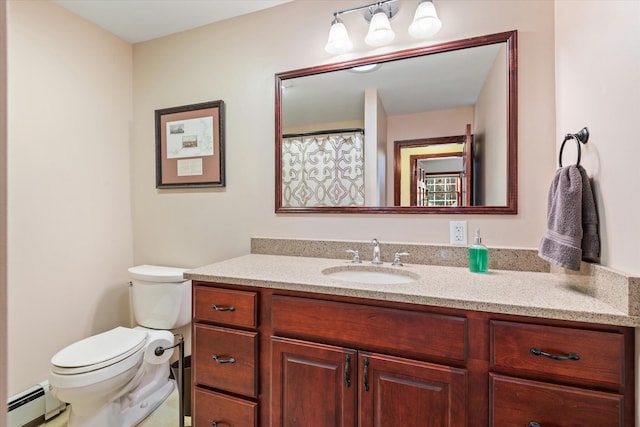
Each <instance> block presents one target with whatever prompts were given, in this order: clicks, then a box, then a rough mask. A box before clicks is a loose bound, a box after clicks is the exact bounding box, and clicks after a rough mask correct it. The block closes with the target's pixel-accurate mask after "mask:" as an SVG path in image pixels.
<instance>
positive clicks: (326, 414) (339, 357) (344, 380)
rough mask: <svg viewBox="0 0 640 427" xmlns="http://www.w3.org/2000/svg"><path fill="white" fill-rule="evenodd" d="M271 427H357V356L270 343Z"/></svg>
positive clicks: (333, 349) (326, 348) (282, 341)
mask: <svg viewBox="0 0 640 427" xmlns="http://www.w3.org/2000/svg"><path fill="white" fill-rule="evenodd" d="M271 357H272V359H271V393H272V394H271V426H272V427H278V426H286V427H327V426H335V427H354V426H355V410H356V409H355V408H356V391H355V390H356V380H355V375H356V372H355V371H356V369H355V367H356V352H355V351H354V350H349V349H344V348H341V347H335V346H328V345H322V344H316V343H311V342H306V341H298V340H292V339H286V338H272V340H271Z"/></svg>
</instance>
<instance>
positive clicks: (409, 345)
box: [271, 296, 467, 362]
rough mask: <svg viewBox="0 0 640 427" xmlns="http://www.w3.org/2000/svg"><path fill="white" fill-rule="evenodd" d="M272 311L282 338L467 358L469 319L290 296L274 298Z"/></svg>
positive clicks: (394, 351) (274, 323)
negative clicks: (297, 338)
mask: <svg viewBox="0 0 640 427" xmlns="http://www.w3.org/2000/svg"><path fill="white" fill-rule="evenodd" d="M271 312H272V320H271V324H272V326H273V330H274V334H276V335H283V336H287V335H289V336H297V337H303V338H306V339H309V338H312V339H318V340H321V341H327V342H330V343H334V344H342V345H346V346H356V347H358V348H363V349H371V350H375V351H386V352H390V353H391V354H397V353H401V354H403V355H404V354H408V355H415V357H419V358H422V357H424V356H433V357H437V358H444V359H449V360H455V361H461V362H463V361H465V359H466V355H467V352H466V342H467V340H466V338H467V336H466V335H467V321H466V319H465V318H464V317H455V316H446V315H440V314H433V313H423V312H417V311H410V310H398V309H391V308H381V307H372V306H367V305H361V304H348V303H337V302H331V301H324V300H317V299H307V298H296V297H285V296H274V297H273V299H272V307H271Z"/></svg>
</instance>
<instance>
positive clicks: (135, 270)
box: [129, 265, 188, 283]
mask: <svg viewBox="0 0 640 427" xmlns="http://www.w3.org/2000/svg"><path fill="white" fill-rule="evenodd" d="M187 270H188V269H187V268H178V267H164V266H160V265H138V266H136V267H131V268H130V269H129V274H130V276H131V278H132V279H137V280H145V281H148V282H158V283H162V282H185V281H186V280H187V279H185V278H184V277H183V276H182V273H184V272H185V271H187Z"/></svg>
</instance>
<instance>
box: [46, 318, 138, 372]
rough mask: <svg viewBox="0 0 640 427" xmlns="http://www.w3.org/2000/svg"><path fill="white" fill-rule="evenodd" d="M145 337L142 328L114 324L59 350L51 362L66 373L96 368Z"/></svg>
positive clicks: (130, 349) (126, 352) (127, 352)
mask: <svg viewBox="0 0 640 427" xmlns="http://www.w3.org/2000/svg"><path fill="white" fill-rule="evenodd" d="M146 338H147V332H146V331H144V330H140V329H130V328H124V327H122V326H118V327H117V328H114V329H111V330H110V331H107V332H103V333H101V334H98V335H94V336H91V337H88V338H85V339H83V340H81V341H78V342H76V343H73V344H71V345H70V346H68V347H66V348H64V349H62V350H60V351H59V352H58V353H56V354H55V355H54V356H53V357H52V358H51V364H52V365H54V367H58V368H62V369H60V371H64V372H65V373H67V374H71V373H81V372H86V371H89V370H95V369H100V368H103V367H105V366H109V365H112V364H114V363H117V362H119V361H121V360H123V359H125V358H127V357H129V356H130V355H131V354H133V353H135V352H136V351H138V350H139V349H140V348H141V347H142V346H144V344H145V341H146ZM72 368H73V369H72ZM54 370H55V369H54Z"/></svg>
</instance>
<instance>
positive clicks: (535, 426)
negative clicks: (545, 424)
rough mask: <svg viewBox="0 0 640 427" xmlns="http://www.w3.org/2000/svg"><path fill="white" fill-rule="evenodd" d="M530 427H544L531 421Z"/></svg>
mask: <svg viewBox="0 0 640 427" xmlns="http://www.w3.org/2000/svg"><path fill="white" fill-rule="evenodd" d="M529 427H542V425H540V423H537V422H535V421H531V422H529Z"/></svg>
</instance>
